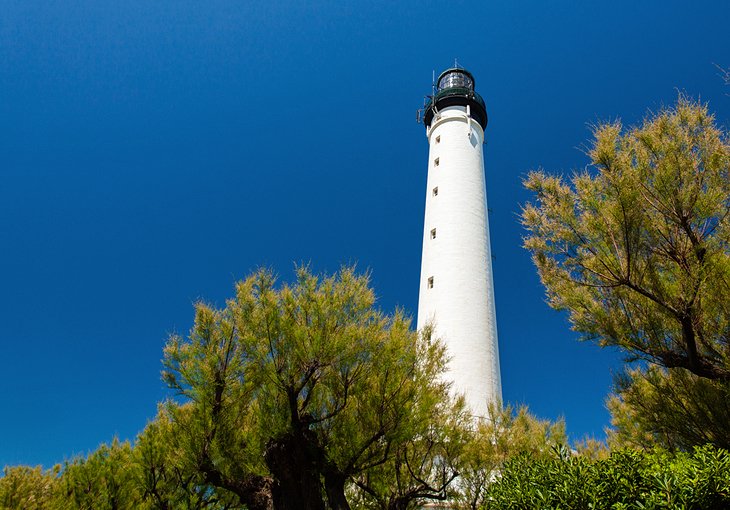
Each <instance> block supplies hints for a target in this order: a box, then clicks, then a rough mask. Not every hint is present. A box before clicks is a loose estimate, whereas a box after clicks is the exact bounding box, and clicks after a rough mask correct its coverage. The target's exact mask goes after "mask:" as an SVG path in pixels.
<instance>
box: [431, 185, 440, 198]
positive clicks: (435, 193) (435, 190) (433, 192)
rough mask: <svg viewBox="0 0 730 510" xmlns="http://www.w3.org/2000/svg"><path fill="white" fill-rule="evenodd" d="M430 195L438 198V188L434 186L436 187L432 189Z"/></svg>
mask: <svg viewBox="0 0 730 510" xmlns="http://www.w3.org/2000/svg"><path fill="white" fill-rule="evenodd" d="M432 194H433V196H435V197H436V196H438V194H439V187H438V186H436V187H435V188H434V189H433V191H432Z"/></svg>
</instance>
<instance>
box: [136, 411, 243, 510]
mask: <svg viewBox="0 0 730 510" xmlns="http://www.w3.org/2000/svg"><path fill="white" fill-rule="evenodd" d="M173 405H174V404H170V403H168V404H166V405H161V406H160V410H159V412H158V414H157V418H156V419H155V420H153V421H151V422H150V423H148V424H147V426H146V427H145V429H144V430H143V431H142V433H140V434H139V436H138V437H137V441H136V443H135V445H134V450H133V455H134V462H135V465H136V469H137V483H138V485H139V487H140V491H141V492H142V497H143V498H144V500H145V502H146V503H147V504H148V505H149V507H150V508H152V509H156V510H177V509H181V510H228V509H234V508H241V504H240V501H239V499H238V498H237V497H236V495H235V494H233V493H231V492H229V491H226V490H225V489H222V488H218V487H214V486H212V485H210V484H208V483H206V481H205V474H204V473H202V472H201V471H200V470H198V469H197V468H196V466H195V465H192V464H191V462H190V459H189V457H188V456H187V455H185V449H184V448H182V447H181V444H186V441H187V440H188V439H189V438H188V437H187V434H186V433H187V430H186V429H185V428H184V427H182V426H180V425H177V424H175V423H174V422H173V421H172V418H171V413H170V411H169V407H170V406H173ZM186 409H189V406H187V408H186ZM186 409H180V410H179V411H180V414H179V415H178V416H180V415H182V414H184V413H185V412H186ZM186 423H187V422H186Z"/></svg>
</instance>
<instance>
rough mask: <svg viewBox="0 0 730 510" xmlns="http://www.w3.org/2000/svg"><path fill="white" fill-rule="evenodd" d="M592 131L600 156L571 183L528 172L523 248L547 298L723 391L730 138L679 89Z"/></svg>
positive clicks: (729, 346)
mask: <svg viewBox="0 0 730 510" xmlns="http://www.w3.org/2000/svg"><path fill="white" fill-rule="evenodd" d="M594 138H595V139H594V141H593V143H592V145H591V147H590V150H589V151H588V154H589V156H590V158H591V165H590V166H589V167H588V168H587V169H586V170H584V171H583V172H580V173H578V174H576V175H574V176H573V177H572V179H571V180H570V182H569V183H568V182H566V181H564V179H563V178H561V177H554V176H549V175H547V174H545V173H544V172H542V171H537V172H532V173H530V175H529V176H528V178H527V179H526V181H525V184H526V186H527V188H528V189H530V190H532V191H534V192H535V193H536V195H537V198H536V201H535V203H532V204H527V205H525V207H524V208H523V211H522V222H523V225H524V226H525V227H526V229H527V230H528V236H527V237H526V238H525V247H526V248H527V249H528V250H529V251H530V252H531V253H532V257H533V261H534V262H535V264H536V266H537V269H538V272H539V274H540V278H541V280H542V282H543V284H544V285H545V288H546V291H547V296H548V302H549V304H550V305H551V306H552V307H554V308H556V309H559V310H567V311H568V312H569V315H570V320H571V323H572V326H573V328H574V329H575V330H576V331H579V332H580V333H582V334H583V337H584V338H587V339H595V340H597V341H598V343H599V344H600V345H603V346H606V345H614V346H618V347H620V348H622V349H623V350H624V352H626V353H627V354H628V359H629V361H636V360H641V361H644V362H648V363H650V364H654V365H658V366H661V367H665V368H667V369H670V370H686V371H688V372H690V373H692V374H694V376H696V378H693V379H692V380H693V381H699V380H700V379H702V380H704V381H711V383H710V385H711V386H713V387H714V388H715V390H716V391H726V388H727V387H728V384H730V300H728V299H727V297H728V295H730V284H729V283H728V282H730V217H729V216H728V213H729V212H730V145H729V144H728V138H727V135H726V134H725V133H723V132H722V131H720V130H719V129H718V128H717V127H716V125H715V121H714V118H713V116H712V115H711V114H709V113H708V110H707V107H706V106H705V105H703V104H700V103H696V102H693V101H691V100H689V99H686V98H683V97H680V99H679V101H678V103H677V104H676V106H674V107H673V108H667V109H663V110H661V111H660V112H659V113H657V114H655V115H653V116H650V117H649V118H647V119H646V120H645V121H644V123H643V125H642V126H640V127H636V128H632V129H630V130H628V131H626V132H624V130H623V128H622V126H621V124H620V123H619V122H614V123H608V124H602V125H599V126H597V127H596V128H595V130H594ZM662 377H668V376H667V373H666V372H665V373H664V375H663V376H662ZM685 379H687V380H690V378H685ZM667 381H671V380H670V379H667ZM703 384H704V383H703ZM635 412H636V413H641V412H642V410H641V409H638V408H637V409H635ZM728 427H730V425H728Z"/></svg>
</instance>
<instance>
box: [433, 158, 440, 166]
mask: <svg viewBox="0 0 730 510" xmlns="http://www.w3.org/2000/svg"><path fill="white" fill-rule="evenodd" d="M433 165H434V166H439V158H436V159H434V160H433Z"/></svg>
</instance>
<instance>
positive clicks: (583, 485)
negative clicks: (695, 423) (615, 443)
mask: <svg viewBox="0 0 730 510" xmlns="http://www.w3.org/2000/svg"><path fill="white" fill-rule="evenodd" d="M483 508H484V509H485V510H503V509H504V510H508V509H509V510H513V509H528V508H529V509H542V508H555V509H560V508H562V509H572V508H585V509H596V510H598V509H611V510H629V509H659V508H666V509H692V508H697V509H707V510H712V509H724V508H730V452H728V451H726V450H722V449H718V448H715V447H713V446H709V445H708V446H702V447H697V448H695V450H694V451H693V452H692V453H683V452H679V453H669V452H667V451H665V450H659V449H657V450H654V451H650V452H641V451H635V450H619V451H616V452H613V453H612V454H611V455H610V456H609V457H608V458H607V459H605V460H598V461H592V460H590V459H588V458H586V457H583V456H575V455H572V454H571V452H570V451H569V450H567V449H566V448H560V449H556V450H555V454H554V455H553V457H552V458H548V459H544V458H543V459H533V458H531V457H530V456H528V455H521V456H518V457H516V458H514V459H512V460H511V461H508V462H507V463H506V464H505V466H504V469H503V471H502V476H501V478H500V479H499V480H498V481H497V482H495V483H494V484H492V485H491V486H490V487H489V488H488V489H487V494H486V498H485V504H484V506H483Z"/></svg>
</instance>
